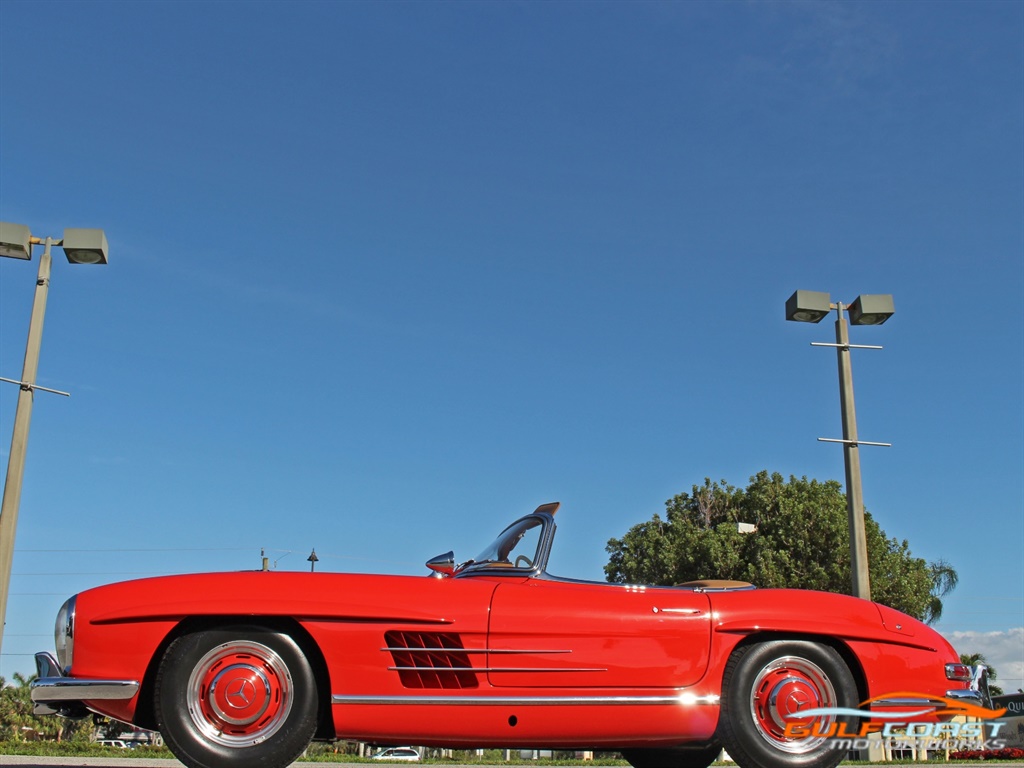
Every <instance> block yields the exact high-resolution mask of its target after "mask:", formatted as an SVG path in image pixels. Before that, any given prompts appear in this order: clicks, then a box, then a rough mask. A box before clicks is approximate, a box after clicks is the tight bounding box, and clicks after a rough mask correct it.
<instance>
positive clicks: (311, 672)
mask: <svg viewBox="0 0 1024 768" xmlns="http://www.w3.org/2000/svg"><path fill="white" fill-rule="evenodd" d="M557 508H558V504H546V505H543V506H541V507H539V508H538V509H537V510H536V511H535V512H533V513H532V514H529V515H527V516H525V517H523V518H521V519H520V520H517V521H516V522H515V523H513V524H512V525H510V526H509V527H508V528H506V529H505V530H504V531H503V532H502V533H501V534H500V535H499V536H498V538H497V539H496V540H495V541H494V542H493V543H492V544H491V545H490V546H489V547H487V549H485V550H484V551H483V552H482V553H481V554H480V555H478V556H477V557H476V558H475V559H474V560H469V561H467V562H465V563H462V564H460V565H456V561H455V559H454V556H453V554H452V553H448V554H446V555H442V556H440V557H436V558H434V559H433V560H431V561H429V562H428V563H427V565H428V567H429V568H430V569H431V571H433V573H432V574H431V575H432V576H433V578H426V577H413V576H375V575H359V574H333V573H284V572H263V571H254V572H242V573H215V574H196V575H182V576H168V577H159V578H152V579H142V580H138V581H129V582H124V583H120V584H112V585H109V586H104V587H99V588H96V589H90V590H87V591H85V592H82V593H80V594H78V595H75V596H74V597H72V598H70V599H69V600H68V601H67V602H66V603H65V604H64V606H63V607H62V608H61V609H60V612H59V613H58V616H57V627H56V646H57V647H56V655H55V656H54V655H51V654H49V653H40V654H37V657H36V663H37V667H38V670H39V677H38V679H37V680H36V681H35V683H34V687H33V690H32V698H33V700H34V701H35V706H36V712H37V713H43V714H61V715H65V716H71V717H74V716H81V715H84V714H86V713H87V712H88V711H92V712H97V713H101V714H103V715H107V716H110V717H113V718H116V719H118V720H122V721H124V722H126V723H134V724H135V725H138V726H140V727H142V728H149V729H156V730H159V731H160V732H161V733H162V734H163V737H164V740H165V741H166V743H167V745H168V746H169V747H170V748H171V750H172V751H173V752H174V754H175V755H177V757H178V758H179V759H180V760H181V761H182V762H183V763H184V764H185V765H187V766H190V767H191V768H249V767H250V766H261V767H262V768H283V766H287V765H288V764H290V763H291V762H292V761H293V760H295V759H296V758H297V757H298V756H299V755H300V754H301V753H302V752H303V750H304V749H305V748H306V746H307V745H308V744H309V742H310V741H311V740H313V739H327V740H331V739H337V738H346V739H358V740H362V741H369V742H374V743H384V744H388V743H390V744H420V745H425V746H445V747H514V746H523V747H527V746H528V747H532V748H555V749H572V748H575V749H602V750H618V751H621V753H622V754H623V756H624V757H625V758H626V759H627V760H628V761H629V762H630V763H631V764H632V765H634V766H636V767H637V768H692V767H694V766H696V767H697V768H704V767H705V766H707V765H708V764H709V763H711V762H712V761H713V760H714V759H715V757H716V756H717V755H718V753H719V752H720V750H721V749H722V748H723V747H724V748H725V749H727V750H728V752H729V754H730V755H731V756H732V758H733V759H734V760H735V761H736V762H737V763H738V764H739V765H740V766H744V768H780V767H786V768H823V767H831V766H835V765H836V764H837V763H839V762H840V760H841V759H842V758H843V757H845V756H846V752H845V750H840V749H837V748H836V744H835V743H834V742H835V739H831V738H829V737H830V736H832V735H836V733H837V728H838V727H840V726H841V727H842V729H843V730H840V731H838V733H839V735H843V734H846V735H852V734H856V732H857V729H858V728H859V727H861V726H862V724H863V723H864V722H866V721H867V720H869V719H870V717H871V716H874V715H875V713H879V714H881V713H885V712H888V713H890V714H892V713H898V712H901V711H915V712H919V711H920V710H921V709H922V707H924V708H927V707H928V706H931V707H932V708H933V709H934V708H935V706H936V702H938V701H942V700H943V697H945V701H948V700H949V699H956V700H958V701H963V702H965V703H976V704H979V705H980V704H983V703H984V696H983V693H982V691H981V690H979V688H980V686H979V685H978V684H977V683H976V682H975V683H972V682H971V680H972V670H971V668H969V667H966V666H964V665H963V664H961V663H960V662H959V658H958V657H957V654H956V653H955V652H954V650H953V648H952V647H951V646H950V645H949V643H947V642H946V641H945V640H944V639H943V638H942V637H941V636H939V635H938V634H937V633H936V632H935V631H933V630H932V629H930V628H928V627H927V626H925V625H924V624H922V623H920V622H918V621H916V620H915V619H912V618H911V617H909V616H906V615H903V614H901V613H898V612H896V611H894V610H891V609H889V608H886V607H884V606H881V605H878V604H875V603H871V602H868V601H865V600H859V599H856V598H852V597H846V596H842V595H834V594H825V593H820V592H809V591H802V590H759V589H755V588H754V587H753V586H752V585H750V584H745V583H739V582H716V581H708V582H695V583H690V584H682V585H679V586H676V587H649V586H627V585H622V584H608V583H601V582H590V581H578V580H573V579H565V578H559V577H556V576H552V575H551V574H549V573H548V572H547V568H546V566H547V562H548V555H549V553H550V551H551V544H552V541H553V539H554V534H555V520H554V516H555V512H556V510H557ZM908 691H912V692H914V693H913V694H907V693H905V692H908ZM894 692H896V693H894ZM899 692H904V693H899ZM868 700H870V701H871V704H870V706H871V707H872V708H873V709H871V712H870V714H869V715H865V714H864V713H863V712H861V713H860V715H861V716H858V713H857V712H856V711H854V712H853V714H851V712H850V708H853V707H857V706H858V704H859V703H860V702H865V701H868ZM822 710H825V711H824V712H822ZM833 710H835V711H833ZM842 710H846V712H843V711H842ZM805 713H808V714H805ZM794 726H796V727H794Z"/></svg>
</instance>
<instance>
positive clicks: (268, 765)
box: [155, 626, 317, 768]
mask: <svg viewBox="0 0 1024 768" xmlns="http://www.w3.org/2000/svg"><path fill="white" fill-rule="evenodd" d="M155 694H156V718H157V725H158V727H159V729H160V732H161V733H162V734H163V737H164V741H165V742H167V746H168V747H170V749H171V751H172V752H173V753H174V755H175V756H176V757H177V758H178V759H179V760H181V762H183V763H184V764H185V765H187V766H189V768H246V767H247V766H257V765H258V766H261V768H285V766H288V765H290V764H291V763H292V762H294V761H295V759H296V758H297V757H298V756H299V755H300V754H302V751H303V750H304V749H305V748H306V746H307V745H308V744H309V742H310V740H311V739H312V738H313V733H314V731H315V730H316V723H317V695H316V681H315V680H314V678H313V671H312V669H311V668H310V666H309V662H307V661H306V658H305V656H304V655H303V653H302V651H301V649H300V648H299V646H298V645H297V644H296V643H295V641H294V640H293V639H292V638H291V637H289V636H288V635H285V634H282V633H279V632H273V631H270V630H268V629H265V628H262V627H251V626H242V627H222V628H218V629H213V630H206V631H202V632H194V633H192V634H189V635H184V636H182V637H179V638H178V639H177V640H175V641H174V642H173V643H171V645H170V646H169V647H168V649H167V652H166V653H165V654H164V658H163V660H162V661H161V662H160V669H159V671H158V673H157V678H156V689H155Z"/></svg>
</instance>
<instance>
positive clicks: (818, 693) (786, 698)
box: [719, 640, 857, 768]
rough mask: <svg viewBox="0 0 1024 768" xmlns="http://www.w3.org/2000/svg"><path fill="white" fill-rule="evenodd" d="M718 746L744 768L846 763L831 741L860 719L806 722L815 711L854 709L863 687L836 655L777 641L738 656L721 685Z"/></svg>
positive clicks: (826, 717) (816, 646)
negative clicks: (839, 730) (841, 729)
mask: <svg viewBox="0 0 1024 768" xmlns="http://www.w3.org/2000/svg"><path fill="white" fill-rule="evenodd" d="M722 689H723V693H722V701H721V714H720V718H719V738H720V741H721V742H722V745H723V746H724V747H725V749H726V751H728V753H729V756H730V757H732V758H733V759H734V760H735V761H736V762H737V764H739V765H741V766H743V768H834V766H836V765H838V764H839V763H840V762H841V761H842V760H843V758H844V757H846V752H845V750H842V749H837V748H836V746H837V745H838V743H839V741H838V740H836V739H832V738H830V736H832V735H834V733H835V729H836V728H837V724H839V723H847V728H846V730H847V732H849V733H853V732H854V731H855V730H856V725H855V723H856V721H857V718H855V717H849V716H847V717H840V716H839V715H838V714H823V715H812V716H803V715H801V712H804V711H807V710H810V709H823V708H824V709H836V708H849V707H855V706H856V704H857V686H856V683H855V682H854V680H853V675H852V674H851V673H850V670H849V668H847V666H846V663H845V662H844V661H843V659H842V657H841V656H840V655H839V653H838V652H836V650H835V649H833V648H830V647H829V646H827V645H822V644H820V643H813V642H808V641H803V640H775V641H771V642H767V643H761V644H759V645H749V646H745V647H743V648H739V649H737V650H736V651H735V652H734V653H733V655H732V656H731V657H730V658H729V662H728V664H726V667H725V676H724V678H723V681H722Z"/></svg>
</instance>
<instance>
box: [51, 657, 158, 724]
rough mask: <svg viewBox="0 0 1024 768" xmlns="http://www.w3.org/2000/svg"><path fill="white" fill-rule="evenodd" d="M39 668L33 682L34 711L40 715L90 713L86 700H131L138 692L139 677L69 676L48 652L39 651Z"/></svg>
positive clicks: (74, 715)
mask: <svg viewBox="0 0 1024 768" xmlns="http://www.w3.org/2000/svg"><path fill="white" fill-rule="evenodd" d="M36 671H37V673H38V675H39V677H38V678H36V680H34V681H33V682H32V686H31V687H32V703H33V704H34V705H35V706H34V708H33V712H35V714H37V715H64V716H65V717H81V716H83V715H85V714H87V709H86V707H85V705H84V704H83V703H82V702H84V701H97V700H101V699H130V698H132V697H133V696H134V695H135V694H136V693H138V692H139V682H138V681H137V680H95V679H88V678H81V677H68V676H66V675H65V674H64V673H63V672H62V671H61V669H60V666H59V665H58V664H57V660H56V659H55V658H53V656H52V655H51V654H49V653H37V654H36Z"/></svg>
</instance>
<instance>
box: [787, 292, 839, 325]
mask: <svg viewBox="0 0 1024 768" xmlns="http://www.w3.org/2000/svg"><path fill="white" fill-rule="evenodd" d="M831 311H832V298H831V297H830V296H829V295H828V294H827V293H821V292H820V291H797V292H796V293H794V294H793V295H792V296H790V297H789V300H788V301H787V302H786V319H787V320H793V321H795V322H798V323H820V322H821V321H822V319H823V318H824V317H825V316H826V315H828V313H829V312H831Z"/></svg>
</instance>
